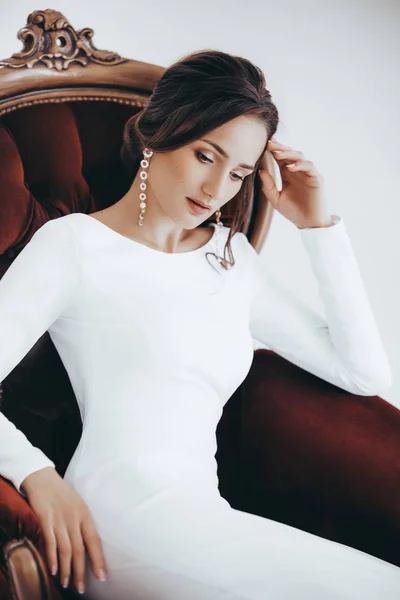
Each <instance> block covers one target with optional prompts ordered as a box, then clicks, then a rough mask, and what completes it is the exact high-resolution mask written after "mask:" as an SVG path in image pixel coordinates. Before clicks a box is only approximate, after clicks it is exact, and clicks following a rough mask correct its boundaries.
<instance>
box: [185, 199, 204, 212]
mask: <svg viewBox="0 0 400 600" xmlns="http://www.w3.org/2000/svg"><path fill="white" fill-rule="evenodd" d="M186 200H187V201H188V203H189V206H190V208H191V210H192V211H193V212H195V213H196V214H197V215H203V214H204V213H206V212H209V210H210V209H209V208H204V207H203V206H200V204H196V202H194V201H193V200H191V199H190V198H186Z"/></svg>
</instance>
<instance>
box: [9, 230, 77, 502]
mask: <svg viewBox="0 0 400 600" xmlns="http://www.w3.org/2000/svg"><path fill="white" fill-rule="evenodd" d="M79 264H80V262H79V257H78V248H77V240H76V238H75V236H74V234H73V232H72V230H70V227H69V225H68V224H67V223H62V224H61V223H57V219H55V220H52V221H49V222H47V223H45V225H43V226H42V227H40V229H38V230H37V231H36V233H35V234H34V235H33V237H32V238H31V240H30V241H29V242H28V244H27V245H26V246H25V247H24V248H23V250H22V251H21V252H20V253H19V255H18V256H17V257H16V258H15V259H14V261H13V262H12V264H11V265H10V267H9V268H8V270H7V271H6V273H5V274H4V275H3V277H2V279H1V280H0V381H3V379H4V378H5V377H7V375H8V374H9V373H10V372H11V371H12V370H13V369H14V367H16V366H17V365H18V364H19V363H20V361H21V360H22V359H23V358H24V356H25V355H26V354H27V352H28V351H29V350H30V349H31V348H32V346H33V345H34V344H35V343H36V342H37V340H38V339H39V338H40V337H41V336H42V335H43V334H44V333H45V332H46V331H47V329H48V328H49V327H50V326H51V324H52V323H53V322H54V321H55V320H56V319H57V318H58V316H59V315H60V314H61V312H62V310H63V308H64V307H65V306H66V305H67V304H68V301H69V299H70V297H71V295H72V293H73V291H74V289H75V286H76V285H77V283H78V277H79ZM0 440H1V445H0V474H1V475H2V476H3V477H6V478H7V479H9V480H10V481H11V482H12V483H13V484H14V486H15V487H16V488H17V490H18V491H19V492H20V493H22V494H24V492H23V490H21V489H20V485H21V483H22V481H23V480H24V479H25V477H27V476H28V475H29V474H30V473H33V472H34V471H38V470H39V469H42V468H44V467H47V466H52V467H55V465H54V463H53V462H52V461H51V460H50V459H49V458H48V457H47V456H46V455H45V454H44V453H43V452H42V451H41V450H40V449H39V448H37V447H35V446H33V445H32V444H31V443H30V442H29V441H28V439H27V438H26V436H25V435H24V434H23V433H22V431H20V430H19V429H17V428H16V427H15V425H14V424H13V423H12V422H11V421H10V420H9V419H7V418H6V417H5V415H3V414H2V413H1V412H0Z"/></svg>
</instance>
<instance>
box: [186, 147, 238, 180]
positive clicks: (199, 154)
mask: <svg viewBox="0 0 400 600" xmlns="http://www.w3.org/2000/svg"><path fill="white" fill-rule="evenodd" d="M196 156H197V158H198V159H199V160H200V162H203V160H202V159H201V158H200V157H201V156H203V157H204V158H205V159H206V161H207V162H209V163H212V160H210V159H209V158H208V156H205V154H203V153H202V152H199V151H196ZM203 164H204V163H203ZM233 175H235V176H236V177H237V179H235V181H243V180H244V177H240V175H237V173H233Z"/></svg>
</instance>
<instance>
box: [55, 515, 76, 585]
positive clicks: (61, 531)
mask: <svg viewBox="0 0 400 600" xmlns="http://www.w3.org/2000/svg"><path fill="white" fill-rule="evenodd" d="M55 535H56V540H57V548H58V556H59V563H60V582H61V585H62V586H63V587H65V588H66V587H68V584H69V579H70V576H71V559H72V545H71V541H70V539H69V535H68V531H67V530H66V529H65V526H64V525H61V526H60V527H59V528H56V529H55Z"/></svg>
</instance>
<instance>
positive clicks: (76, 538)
mask: <svg viewBox="0 0 400 600" xmlns="http://www.w3.org/2000/svg"><path fill="white" fill-rule="evenodd" d="M70 540H71V546H72V567H73V572H74V583H75V587H76V589H77V590H78V592H79V593H81V594H83V592H84V591H85V556H86V552H85V546H84V543H83V539H82V534H81V529H80V526H79V522H77V523H76V524H75V526H74V528H73V529H72V530H71V531H70Z"/></svg>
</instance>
